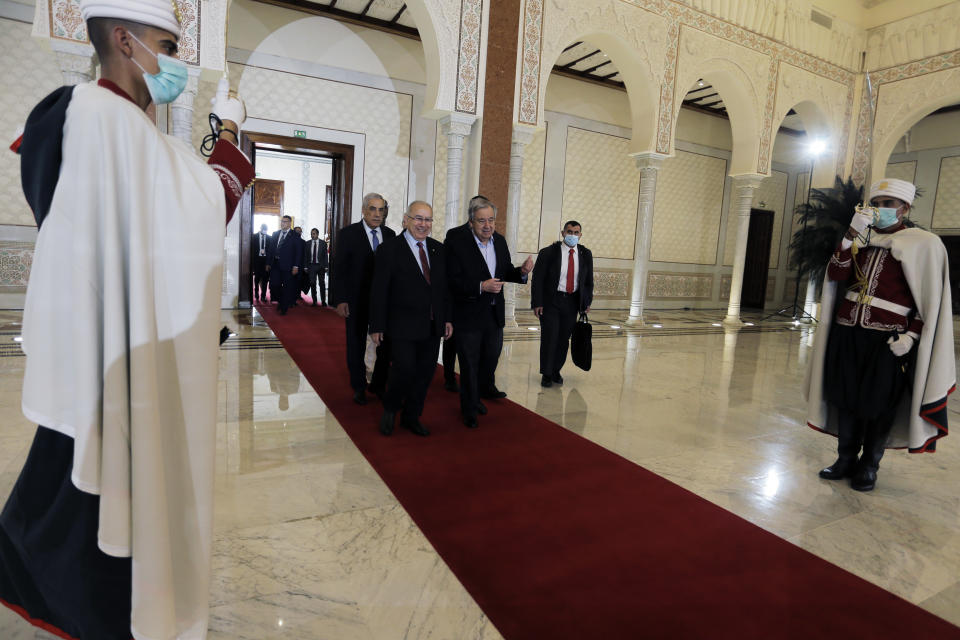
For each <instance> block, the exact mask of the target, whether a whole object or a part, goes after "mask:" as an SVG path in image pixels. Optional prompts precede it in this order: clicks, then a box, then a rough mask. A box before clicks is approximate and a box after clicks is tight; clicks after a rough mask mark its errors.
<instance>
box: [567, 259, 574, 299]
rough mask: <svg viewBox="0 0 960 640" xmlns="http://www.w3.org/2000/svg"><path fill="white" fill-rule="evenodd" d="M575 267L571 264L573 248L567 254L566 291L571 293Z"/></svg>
mask: <svg viewBox="0 0 960 640" xmlns="http://www.w3.org/2000/svg"><path fill="white" fill-rule="evenodd" d="M575 269H576V267H574V266H573V249H570V253H569V254H568V255H567V293H573V276H574V273H573V272H574V270H575Z"/></svg>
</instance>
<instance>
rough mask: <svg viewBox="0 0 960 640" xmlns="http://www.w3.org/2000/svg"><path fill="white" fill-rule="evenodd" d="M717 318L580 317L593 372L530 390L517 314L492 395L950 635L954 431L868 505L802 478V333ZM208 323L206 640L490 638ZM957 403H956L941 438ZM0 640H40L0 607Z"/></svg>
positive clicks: (338, 439) (267, 378) (249, 319)
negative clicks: (878, 591)
mask: <svg viewBox="0 0 960 640" xmlns="http://www.w3.org/2000/svg"><path fill="white" fill-rule="evenodd" d="M291 313H296V310H293V311H292V312H291ZM722 316H723V312H721V311H716V312H705V311H697V312H659V313H656V314H655V315H654V314H650V315H648V316H647V318H646V322H645V323H644V324H643V325H641V326H639V327H634V326H627V325H626V324H625V323H624V320H625V318H624V317H623V315H622V314H621V315H619V316H618V315H616V314H602V313H597V314H594V316H592V317H591V320H593V321H594V322H596V323H597V326H596V327H595V332H596V333H595V335H597V336H598V338H597V339H596V340H595V342H594V364H593V369H592V370H591V371H590V372H589V373H585V372H583V371H580V370H578V369H574V368H572V366H571V365H569V364H568V365H567V367H566V368H565V369H564V371H563V374H564V378H565V381H564V384H563V386H561V387H553V388H549V389H543V388H542V387H540V384H539V380H540V378H539V375H538V374H537V350H538V346H539V344H538V341H537V340H536V337H537V336H538V333H537V332H536V331H535V330H531V327H532V328H533V329H536V325H535V324H534V322H533V317H532V316H527V315H523V316H521V318H520V327H518V328H516V329H513V330H510V331H508V335H507V340H506V341H505V345H504V352H503V357H502V358H501V362H500V368H499V370H498V378H497V382H498V386H500V388H502V389H504V390H506V391H507V392H508V393H509V395H510V398H511V399H512V400H514V401H516V402H519V403H520V404H522V405H524V406H526V407H528V408H530V409H533V410H535V411H537V412H538V413H540V414H542V415H544V416H546V417H548V418H550V419H551V420H555V421H556V422H558V423H559V424H562V425H564V426H565V427H566V428H568V429H571V430H572V431H575V432H576V433H579V434H581V435H583V436H584V437H586V438H589V439H590V440H593V441H595V442H597V443H599V444H600V445H602V446H604V447H607V448H608V449H610V450H612V451H614V452H616V453H618V454H620V455H622V456H624V457H626V458H628V459H630V460H633V461H634V462H636V463H637V464H640V465H642V466H644V467H646V468H648V469H650V470H651V471H654V472H655V473H658V474H660V475H662V476H664V477H666V478H668V479H670V480H672V481H673V482H676V483H677V484H679V485H681V486H683V487H686V488H687V489H690V490H691V491H693V492H695V493H697V494H698V495H700V496H703V497H704V498H706V499H708V500H710V501H712V502H714V503H716V504H718V505H720V506H722V507H724V508H726V509H729V510H730V511H732V512H734V513H736V514H739V515H741V516H742V517H744V518H746V519H748V520H750V521H752V522H754V523H756V524H757V525H759V526H761V527H763V528H765V529H768V530H769V531H772V532H774V533H776V534H777V535H779V536H782V537H783V538H786V539H787V540H790V541H791V542H793V543H795V544H797V545H799V546H801V547H803V548H805V549H808V550H810V551H812V552H813V553H815V554H817V555H819V556H821V557H823V558H826V559H827V560H829V561H831V562H833V563H835V564H837V565H839V566H841V567H844V568H846V569H848V570H850V571H852V572H854V573H856V574H857V575H860V576H862V577H863V578H865V579H867V580H869V581H871V582H873V583H875V584H878V585H880V586H882V587H883V588H885V589H888V590H890V591H892V592H894V593H896V594H898V595H900V596H902V597H904V598H906V599H907V600H909V601H911V602H914V603H917V604H919V605H920V606H922V607H924V608H926V609H928V610H930V611H932V612H934V613H936V614H937V615H940V616H942V617H944V618H946V619H948V620H951V621H952V622H954V623H957V624H960V581H958V578H960V526H958V525H960V491H958V489H960V481H958V480H957V478H958V473H957V469H958V468H960V441H957V442H955V441H954V438H960V436H956V435H954V436H953V437H952V438H951V437H948V438H946V439H945V440H943V441H942V442H941V443H940V445H941V446H940V447H939V449H940V450H939V451H938V453H936V454H935V455H908V454H906V453H903V452H899V451H892V452H889V453H888V454H887V457H886V458H885V459H884V461H883V464H882V467H881V471H880V479H879V483H878V486H877V489H876V490H875V491H874V492H873V493H870V494H860V493H857V492H855V491H852V490H851V489H850V488H849V487H848V486H846V485H845V484H843V483H832V482H828V481H824V480H820V479H819V478H818V477H817V475H816V471H817V470H818V469H819V468H821V467H822V466H825V465H826V464H828V463H830V462H832V461H833V458H834V452H835V444H836V441H835V440H834V439H832V438H829V437H827V436H823V435H821V434H818V433H816V432H814V431H812V430H811V429H808V428H806V427H804V426H803V424H804V410H803V403H802V400H801V397H800V393H799V385H800V382H801V381H802V379H803V369H804V366H805V363H806V358H807V356H808V353H809V346H808V345H809V342H810V335H811V333H810V330H809V328H808V327H806V326H799V327H796V326H794V325H793V324H792V323H790V322H789V319H786V321H784V320H783V319H778V320H775V321H767V322H760V320H761V316H759V315H757V316H748V315H745V316H744V319H745V320H747V321H750V322H754V326H747V327H744V329H743V330H741V331H740V332H732V331H725V330H724V328H723V327H722V326H720V327H717V326H714V324H715V323H719V322H720V319H721V318H722ZM18 322H19V315H18V314H15V313H9V312H4V313H0V407H2V408H0V418H2V424H4V428H3V429H2V430H0V494H2V496H6V495H7V493H8V492H9V489H10V487H11V486H12V484H13V482H14V480H15V479H16V475H17V473H18V472H19V469H20V467H21V465H22V463H23V460H24V458H25V456H26V452H27V448H28V446H29V443H30V439H31V437H32V433H33V429H34V427H33V425H31V424H29V423H28V422H27V421H26V420H25V419H24V418H23V417H22V415H21V414H20V411H19V406H20V382H21V376H22V373H23V362H24V360H23V358H22V357H4V356H8V355H9V356H13V355H16V351H15V349H13V348H11V347H10V345H11V344H13V341H14V339H15V338H16V336H17V334H18V330H19V325H18V324H17V323H18ZM224 322H225V323H227V324H229V325H230V326H231V327H234V328H235V330H236V331H237V332H238V335H237V336H235V337H233V338H231V339H230V341H228V342H227V344H226V345H224V348H223V349H222V351H221V360H220V393H219V403H220V405H219V422H218V424H217V436H218V457H217V488H216V491H217V496H216V499H217V503H216V518H215V527H216V541H215V548H214V552H215V557H214V567H213V571H214V586H213V592H212V597H211V605H212V616H211V622H210V628H211V633H210V638H212V639H216V640H227V639H230V640H239V639H245V638H251V639H256V640H265V639H267V638H280V637H290V638H298V639H319V638H329V639H332V640H333V639H335V640H352V639H378V640H379V639H384V640H386V639H393V638H397V639H399V638H406V639H415V638H444V639H446V638H457V639H461V638H465V639H466V638H481V639H492V638H499V637H500V635H499V634H498V632H497V631H496V629H495V628H494V627H493V625H492V624H491V623H490V622H489V621H488V620H487V619H486V617H485V616H484V615H483V613H482V612H481V611H480V610H479V608H478V607H477V605H476V604H475V603H474V602H473V600H472V598H471V597H470V596H469V594H467V593H466V591H465V590H464V589H463V587H462V586H461V585H460V584H459V583H458V582H457V580H456V579H455V578H454V577H453V575H452V574H451V573H450V571H449V570H448V569H447V568H446V566H445V565H444V563H443V562H442V561H441V560H440V559H439V557H438V556H437V554H436V553H435V552H434V551H433V549H432V547H431V546H430V544H429V543H428V542H427V541H426V539H425V538H424V537H423V536H422V535H421V533H420V532H419V530H418V529H417V527H416V526H415V525H414V524H413V523H412V522H411V520H410V518H409V517H408V516H407V514H406V513H405V512H404V511H403V509H402V508H400V506H399V505H398V504H397V502H396V500H395V499H394V498H393V496H392V495H391V494H390V492H389V491H388V490H387V489H386V487H385V486H384V485H383V483H382V482H381V481H380V479H379V477H378V476H377V475H376V474H375V473H374V472H373V470H372V469H371V468H370V466H369V465H368V464H367V463H366V461H365V460H364V458H363V457H362V456H361V455H360V454H359V452H358V451H357V450H356V448H355V447H354V446H353V445H352V443H351V441H350V440H349V438H348V437H347V436H346V434H345V433H344V431H343V430H342V429H341V428H340V426H339V424H337V422H336V420H335V419H334V418H333V416H331V415H330V414H329V413H328V412H327V411H326V408H325V406H324V405H323V403H322V402H321V401H320V399H319V398H318V397H317V395H316V394H315V393H314V392H313V390H312V389H311V388H310V386H309V385H308V384H307V383H306V381H305V379H304V378H303V377H302V376H301V375H300V373H299V371H298V370H297V368H296V367H295V366H294V364H293V363H292V362H291V361H290V359H289V357H288V356H287V354H286V351H284V350H283V349H282V348H278V346H279V344H278V343H277V342H276V340H275V339H274V338H273V336H272V334H271V332H270V330H269V329H268V328H267V327H266V326H265V325H264V323H263V322H262V320H261V319H260V318H259V317H257V316H256V315H255V314H253V313H252V312H249V311H247V312H236V313H228V312H225V313H224ZM654 325H661V326H659V327H657V326H654ZM307 338H309V337H307V336H305V339H307ZM316 339H322V336H317V337H316ZM344 393H349V389H348V385H347V382H346V381H344ZM428 402H429V399H428ZM958 402H960V400H958V398H957V396H956V394H955V396H954V398H952V399H951V401H950V419H951V421H953V422H954V423H955V424H956V423H957V421H958V420H960V415H958V413H957V409H958V407H960V405H958V404H957V403H958ZM488 419H495V409H493V408H491V413H490V416H489V417H488ZM427 426H428V427H429V426H430V425H427ZM370 428H371V429H374V428H376V426H375V425H373V424H371V425H370ZM481 428H482V427H481ZM0 609H2V608H0ZM0 637H2V638H4V639H5V640H21V639H26V638H50V637H52V636H49V634H44V633H43V632H38V631H36V630H35V629H33V628H31V627H29V626H27V625H26V624H25V623H23V622H22V621H20V620H19V619H18V618H16V617H15V616H14V615H13V614H11V613H9V612H8V611H6V610H5V609H2V611H0Z"/></svg>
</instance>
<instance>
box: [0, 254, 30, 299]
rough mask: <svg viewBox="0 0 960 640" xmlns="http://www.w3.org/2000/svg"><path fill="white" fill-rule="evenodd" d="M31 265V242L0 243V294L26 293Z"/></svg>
mask: <svg viewBox="0 0 960 640" xmlns="http://www.w3.org/2000/svg"><path fill="white" fill-rule="evenodd" d="M32 265H33V243H32V242H0V293H24V292H26V290H27V280H28V279H29V278H30V267H31V266H32Z"/></svg>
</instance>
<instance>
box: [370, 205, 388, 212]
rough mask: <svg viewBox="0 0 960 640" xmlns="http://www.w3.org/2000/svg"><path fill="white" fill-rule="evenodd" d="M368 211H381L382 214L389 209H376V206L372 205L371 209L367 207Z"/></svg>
mask: <svg viewBox="0 0 960 640" xmlns="http://www.w3.org/2000/svg"><path fill="white" fill-rule="evenodd" d="M367 211H379V212H380V213H386V211H387V208H386V207H375V206H373V205H370V206H369V207H367Z"/></svg>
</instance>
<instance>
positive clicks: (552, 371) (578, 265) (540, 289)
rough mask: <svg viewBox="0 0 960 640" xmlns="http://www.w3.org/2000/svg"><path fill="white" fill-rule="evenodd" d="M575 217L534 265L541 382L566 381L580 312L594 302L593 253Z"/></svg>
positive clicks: (532, 289) (532, 297)
mask: <svg viewBox="0 0 960 640" xmlns="http://www.w3.org/2000/svg"><path fill="white" fill-rule="evenodd" d="M580 238H581V227H580V223H579V222H577V221H576V220H570V221H569V222H567V223H566V224H564V225H563V231H561V232H560V241H559V242H554V243H553V244H552V245H550V246H549V247H546V248H545V249H542V250H541V251H540V253H539V254H538V255H537V262H536V264H535V265H534V267H533V283H532V284H531V286H530V306H531V307H532V308H533V313H534V315H536V316H537V317H538V318H540V375H541V379H540V385H541V386H543V387H550V386H553V385H554V384H563V376H561V375H560V369H561V368H563V363H564V362H566V360H567V351H568V349H569V347H570V336H571V335H572V334H573V325H574V324H576V322H577V315H578V314H579V313H580V312H583V313H589V311H590V305H591V303H592V302H593V254H592V253H591V252H590V249H587V248H586V247H585V246H583V245H582V244H580Z"/></svg>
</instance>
